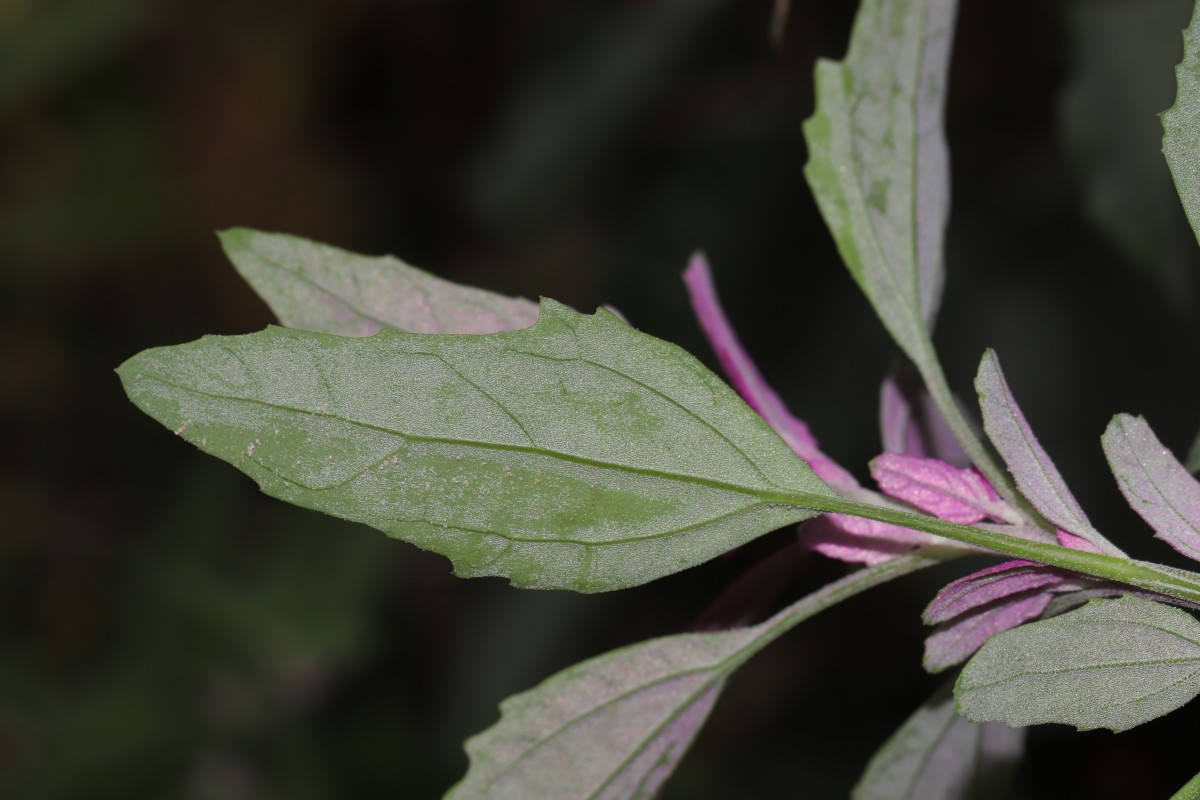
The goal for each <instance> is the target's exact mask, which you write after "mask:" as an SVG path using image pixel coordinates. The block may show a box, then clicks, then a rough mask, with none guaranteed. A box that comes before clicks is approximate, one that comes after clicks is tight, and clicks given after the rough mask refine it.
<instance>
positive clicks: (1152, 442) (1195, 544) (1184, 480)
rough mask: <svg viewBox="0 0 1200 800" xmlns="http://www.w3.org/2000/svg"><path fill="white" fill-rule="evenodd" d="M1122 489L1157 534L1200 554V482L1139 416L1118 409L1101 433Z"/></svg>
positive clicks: (1180, 548) (1187, 552) (1194, 556)
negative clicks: (1120, 412) (1117, 412)
mask: <svg viewBox="0 0 1200 800" xmlns="http://www.w3.org/2000/svg"><path fill="white" fill-rule="evenodd" d="M1101 443H1102V444H1103V446H1104V455H1105V456H1106V457H1107V458H1108V463H1109V465H1110V466H1111V467H1112V472H1113V475H1114V476H1116V479H1117V484H1118V485H1119V486H1120V488H1121V494H1123V495H1125V499H1126V500H1128V501H1129V505H1130V507H1131V508H1133V510H1134V511H1136V512H1137V513H1138V515H1139V516H1141V518H1142V519H1144V520H1145V521H1146V523H1147V524H1148V525H1149V526H1150V527H1151V528H1153V529H1154V535H1155V536H1157V537H1158V538H1160V539H1162V540H1163V541H1165V542H1167V544H1169V545H1171V546H1172V547H1174V548H1175V549H1176V550H1178V551H1179V552H1180V553H1183V554H1184V555H1185V556H1187V557H1188V558H1190V559H1192V560H1193V561H1197V560H1200V482H1197V481H1196V479H1195V478H1193V477H1192V475H1191V474H1190V473H1189V472H1188V471H1187V468H1186V467H1184V466H1183V464H1180V463H1179V460H1178V459H1177V458H1175V456H1173V455H1172V454H1171V451H1170V450H1168V449H1167V448H1165V447H1163V444H1162V442H1160V441H1159V440H1158V437H1157V436H1155V435H1154V431H1152V430H1151V429H1150V425H1149V423H1147V422H1146V420H1144V419H1142V418H1141V417H1133V416H1130V415H1129V414H1118V415H1117V416H1115V417H1113V419H1112V421H1111V422H1110V423H1109V424H1108V428H1106V429H1105V431H1104V436H1103V437H1101Z"/></svg>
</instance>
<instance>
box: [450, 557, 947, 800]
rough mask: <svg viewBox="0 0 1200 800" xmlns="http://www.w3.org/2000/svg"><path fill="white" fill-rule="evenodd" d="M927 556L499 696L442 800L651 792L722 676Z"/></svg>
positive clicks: (561, 799)
mask: <svg viewBox="0 0 1200 800" xmlns="http://www.w3.org/2000/svg"><path fill="white" fill-rule="evenodd" d="M928 563H931V562H929V561H926V560H923V559H918V558H902V559H897V560H894V561H889V562H888V563H887V564H883V565H881V566H877V567H869V568H867V569H863V570H860V571H858V572H855V573H853V574H851V575H849V576H847V577H845V578H843V579H841V580H840V581H837V582H835V583H831V584H829V585H828V586H826V587H825V588H823V589H821V590H819V591H817V592H815V593H814V594H811V595H809V596H808V597H805V598H804V599H802V600H799V601H797V602H796V603H793V604H792V605H791V606H788V607H787V608H785V609H784V610H782V611H780V612H779V613H778V614H776V615H775V616H773V617H771V618H770V619H768V620H766V621H765V622H762V623H760V624H758V625H755V626H753V627H750V628H740V629H737V630H732V631H723V632H720V633H688V634H682V635H679V636H670V637H666V638H663V639H654V640H652V641H649V642H643V643H641V644H637V645H633V646H632V647H627V648H624V649H622V650H617V651H614V652H612V653H606V654H605V655H602V656H599V657H597V658H593V659H591V660H590V661H585V662H583V663H581V664H576V665H575V666H573V667H569V668H568V669H566V670H563V671H562V672H560V673H558V674H557V675H555V676H553V677H551V678H549V679H547V680H546V681H545V682H543V683H542V684H541V685H540V686H537V687H536V688H534V689H531V690H529V691H527V692H525V693H523V694H519V695H514V696H513V697H510V698H508V699H507V700H505V701H504V702H503V703H502V704H501V705H500V712H501V717H500V721H499V722H497V723H496V724H495V725H494V726H492V727H491V728H489V729H487V730H486V731H484V732H482V733H480V734H478V735H477V736H474V737H472V738H471V739H470V740H468V741H467V745H466V748H467V753H468V755H470V757H471V765H470V768H469V769H468V771H467V774H466V776H465V777H464V778H463V779H462V781H461V782H460V783H459V784H458V785H457V786H455V787H454V788H453V789H451V790H450V792H449V794H448V795H447V800H467V798H471V799H472V800H475V799H477V798H487V800H502V798H512V800H524V798H533V797H553V798H556V800H571V799H572V798H580V799H581V800H582V798H589V799H591V800H600V799H601V798H603V800H617V799H618V798H622V799H627V798H651V797H653V796H654V795H655V793H656V792H657V790H658V788H659V787H660V786H661V785H662V783H663V782H664V781H665V780H666V779H667V778H668V777H669V776H670V774H671V772H672V770H673V769H674V768H675V765H676V764H677V763H678V762H679V759H680V758H682V756H683V754H684V752H685V751H686V750H687V748H688V746H689V745H690V744H691V741H692V739H693V738H694V737H695V735H696V733H697V732H698V731H699V729H700V727H701V726H702V725H703V724H704V720H705V718H706V717H707V716H708V712H709V710H710V709H711V708H712V706H713V703H714V702H715V701H716V699H717V695H718V694H720V691H721V688H722V686H723V685H724V682H725V680H726V679H727V678H728V677H729V676H730V675H731V674H732V673H733V671H734V670H735V669H737V668H738V667H739V666H741V664H743V663H744V662H745V661H746V660H747V659H748V658H750V656H752V655H754V653H756V652H758V651H759V650H761V649H762V648H763V647H765V646H766V645H767V644H769V643H770V642H771V641H773V640H774V639H775V638H777V637H778V636H780V635H781V634H782V633H784V632H785V631H786V630H788V629H790V628H791V627H793V626H794V625H796V624H798V623H799V622H801V621H803V620H805V619H808V618H809V617H811V616H813V615H814V614H817V613H818V612H820V611H822V610H824V609H826V608H828V607H830V606H831V605H834V604H835V603H839V602H841V601H842V600H845V599H847V598H848V597H851V596H852V595H855V594H857V593H859V592H861V591H863V590H865V589H868V588H870V587H871V586H875V585H877V584H879V583H882V582H884V581H887V580H890V579H892V578H895V577H899V576H900V575H903V574H906V573H908V572H912V571H913V570H915V569H919V568H920V567H921V566H923V565H925V564H928Z"/></svg>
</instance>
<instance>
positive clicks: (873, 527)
mask: <svg viewBox="0 0 1200 800" xmlns="http://www.w3.org/2000/svg"><path fill="white" fill-rule="evenodd" d="M801 541H803V542H804V543H805V544H806V545H807V546H808V547H809V548H810V549H812V550H814V551H815V552H818V553H820V554H821V555H823V556H827V557H829V558H836V559H837V560H838V561H848V562H850V563H856V564H867V565H868V566H871V565H875V564H882V563H883V562H885V561H889V560H891V559H893V558H896V557H898V556H902V555H905V554H907V553H911V552H913V551H914V550H919V549H921V548H923V547H929V546H932V545H936V544H939V543H941V541H942V540H940V539H939V538H938V537H936V536H933V535H932V534H928V533H925V532H923V531H915V530H913V529H911V528H902V527H900V526H899V525H889V524H887V523H886V522H876V521H875V520H870V519H863V518H862V517H851V516H849V515H847V514H824V515H822V516H820V517H816V518H815V519H812V520H809V521H808V522H807V523H805V525H804V527H803V529H802V535H801Z"/></svg>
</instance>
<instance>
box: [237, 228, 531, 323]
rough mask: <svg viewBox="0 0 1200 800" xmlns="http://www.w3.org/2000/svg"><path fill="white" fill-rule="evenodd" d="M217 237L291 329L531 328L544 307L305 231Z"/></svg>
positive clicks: (239, 232)
mask: <svg viewBox="0 0 1200 800" xmlns="http://www.w3.org/2000/svg"><path fill="white" fill-rule="evenodd" d="M218 236H219V237H220V240H221V246H222V247H223V248H224V250H225V254H226V255H227V256H228V257H229V260H230V261H231V262H233V265H234V267H235V268H236V269H237V271H238V272H239V273H240V274H241V276H242V277H243V278H244V279H245V280H246V282H247V283H249V284H250V286H251V287H253V289H254V291H255V292H257V293H258V295H259V296H260V297H262V299H263V300H265V301H266V303H267V305H269V306H270V307H271V310H272V311H274V312H275V315H276V316H277V317H278V318H279V321H280V323H282V324H283V325H286V326H287V327H289V328H303V329H305V330H311V331H320V332H323V333H336V334H339V335H342V336H371V335H373V334H375V333H376V332H378V331H379V330H380V329H381V328H396V329H398V330H403V331H411V332H414V333H496V332H498V331H507V330H518V329H520V328H527V327H529V326H530V325H532V324H534V322H536V321H537V315H538V306H537V304H536V303H533V302H530V301H529V300H525V299H524V298H513V297H505V296H504V295H500V294H496V293H494V292H489V291H485V290H483V289H475V288H473V287H469V286H460V285H458V284H455V283H451V282H450V281H446V280H442V279H441V278H438V277H436V276H434V275H430V274H429V273H426V272H423V271H421V270H419V269H416V268H415V267H410V266H409V265H408V264H405V263H404V262H403V261H400V260H399V259H397V258H394V257H392V256H379V257H372V256H363V255H358V254H357V253H351V252H348V251H345V250H341V249H339V248H336V247H330V246H329V245H325V244H320V243H318V242H313V241H309V240H308V239H303V238H301V237H299V236H289V235H287V234H280V233H264V232H262V231H256V230H252V229H249V228H231V229H229V230H225V231H221V232H220V233H219V234H218Z"/></svg>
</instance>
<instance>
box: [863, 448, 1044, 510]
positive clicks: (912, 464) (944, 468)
mask: <svg viewBox="0 0 1200 800" xmlns="http://www.w3.org/2000/svg"><path fill="white" fill-rule="evenodd" d="M871 477H873V478H874V479H875V482H876V483H878V484H879V488H880V489H882V490H883V492H884V494H886V495H888V496H889V497H894V498H896V499H897V500H903V501H904V502H906V503H909V504H911V505H913V506H916V507H917V508H919V509H921V510H922V511H924V512H925V513H926V514H932V515H933V516H935V517H939V518H940V519H948V520H950V521H951V522H961V523H962V524H964V525H970V524H972V523H975V522H979V520H981V519H984V518H987V517H990V518H992V519H994V520H996V521H998V522H1012V523H1019V522H1020V521H1021V518H1020V517H1019V516H1017V515H1016V512H1015V511H1013V509H1011V508H1009V506H1008V504H1006V503H1005V502H1004V501H1002V500H1001V499H1000V498H999V497H997V495H996V492H995V491H994V490H993V489H992V487H991V486H990V485H989V484H988V482H987V481H986V480H985V479H984V477H983V476H982V475H980V474H979V473H978V472H977V471H975V470H974V469H970V468H968V469H960V468H959V467H953V466H951V465H949V464H947V463H946V462H944V461H939V460H938V459H936V458H921V457H919V456H908V455H902V454H900V453H884V454H883V455H881V456H877V457H876V458H875V459H873V460H872V461H871Z"/></svg>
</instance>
